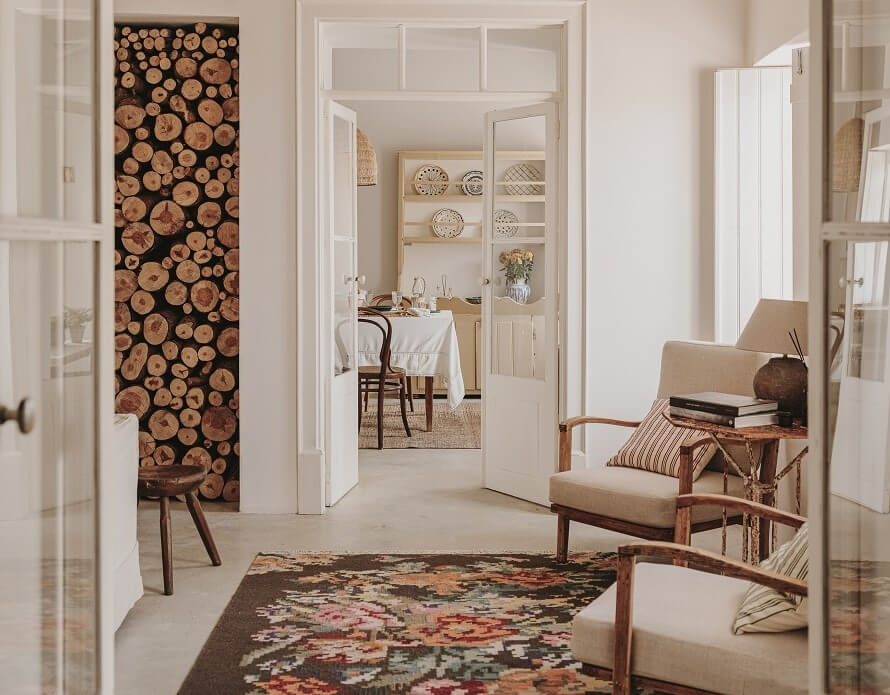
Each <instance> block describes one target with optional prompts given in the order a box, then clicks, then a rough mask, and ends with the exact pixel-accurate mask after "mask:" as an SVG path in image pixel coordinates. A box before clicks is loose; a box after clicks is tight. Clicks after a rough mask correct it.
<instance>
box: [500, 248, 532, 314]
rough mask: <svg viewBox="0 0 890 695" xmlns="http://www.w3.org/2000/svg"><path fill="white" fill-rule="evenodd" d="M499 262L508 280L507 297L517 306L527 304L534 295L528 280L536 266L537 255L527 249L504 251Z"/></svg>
mask: <svg viewBox="0 0 890 695" xmlns="http://www.w3.org/2000/svg"><path fill="white" fill-rule="evenodd" d="M498 260H499V261H500V262H501V266H503V267H502V268H501V270H503V271H504V276H505V277H506V278H507V296H508V297H510V299H512V300H513V301H514V302H516V303H517V304H525V303H526V302H527V301H528V298H529V296H530V295H531V293H532V288H531V287H529V286H528V279H529V278H530V277H531V274H532V268H533V267H534V265H535V255H534V254H533V253H532V252H531V251H526V250H525V249H513V250H512V251H502V252H501V255H500V256H498Z"/></svg>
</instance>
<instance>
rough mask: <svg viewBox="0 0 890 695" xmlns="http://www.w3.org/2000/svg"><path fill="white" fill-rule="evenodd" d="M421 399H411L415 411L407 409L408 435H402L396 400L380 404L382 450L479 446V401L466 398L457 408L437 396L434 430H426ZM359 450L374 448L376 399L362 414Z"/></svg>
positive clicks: (473, 447) (480, 433)
mask: <svg viewBox="0 0 890 695" xmlns="http://www.w3.org/2000/svg"><path fill="white" fill-rule="evenodd" d="M425 412H426V411H425V410H424V405H423V400H422V399H419V398H417V399H415V400H414V412H413V413H412V412H411V411H410V410H409V411H408V425H409V427H410V428H411V437H410V438H408V437H407V436H406V435H405V428H404V427H403V426H402V413H401V410H399V401H398V400H397V399H390V398H387V399H386V403H385V404H384V406H383V448H384V449H478V448H480V447H481V446H482V402H481V401H480V400H479V399H472V400H471V399H466V400H464V401H463V403H461V404H460V405H459V406H458V407H457V409H456V410H451V408H449V407H448V403H447V402H446V401H445V400H444V399H442V398H437V399H436V400H434V401H433V431H432V432H427V431H426V415H425ZM358 446H359V449H376V448H377V402H376V399H374V398H372V399H371V402H370V403H368V412H367V413H362V427H361V430H360V431H359V444H358Z"/></svg>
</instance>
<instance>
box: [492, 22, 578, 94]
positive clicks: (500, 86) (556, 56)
mask: <svg viewBox="0 0 890 695" xmlns="http://www.w3.org/2000/svg"><path fill="white" fill-rule="evenodd" d="M487 35H488V40H487V43H488V51H487V55H488V61H487V62H488V89H490V90H492V91H501V92H508V91H517V92H531V91H541V92H556V91H559V83H560V71H559V63H560V59H561V56H562V51H561V45H562V26H558V25H553V26H543V27H538V28H535V29H489V30H488V32H487Z"/></svg>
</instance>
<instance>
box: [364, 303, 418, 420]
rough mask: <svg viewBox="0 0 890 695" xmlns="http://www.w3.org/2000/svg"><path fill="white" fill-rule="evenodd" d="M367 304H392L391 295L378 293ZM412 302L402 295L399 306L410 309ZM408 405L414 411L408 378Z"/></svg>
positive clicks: (366, 395)
mask: <svg viewBox="0 0 890 695" xmlns="http://www.w3.org/2000/svg"><path fill="white" fill-rule="evenodd" d="M369 305H370V306H372V307H375V306H392V295H391V294H378V295H375V296H374V297H373V298H372V299H371V301H370V302H369ZM413 305H414V304H413V302H412V301H411V297H402V302H401V306H402V309H410V308H411V307H412V306H413ZM408 407H409V408H411V412H412V413H413V412H414V386H413V384H412V383H411V379H408ZM365 412H368V394H365Z"/></svg>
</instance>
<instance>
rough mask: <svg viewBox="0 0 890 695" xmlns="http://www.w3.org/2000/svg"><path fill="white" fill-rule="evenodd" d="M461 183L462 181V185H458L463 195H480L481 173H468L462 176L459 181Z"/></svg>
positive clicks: (481, 189) (481, 188)
mask: <svg viewBox="0 0 890 695" xmlns="http://www.w3.org/2000/svg"><path fill="white" fill-rule="evenodd" d="M461 181H463V183H462V184H461V185H460V189H461V190H462V191H463V193H464V195H472V196H480V195H482V191H483V178H482V172H481V171H476V170H474V171H468V172H467V173H466V174H464V177H463V178H462V179H461Z"/></svg>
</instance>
